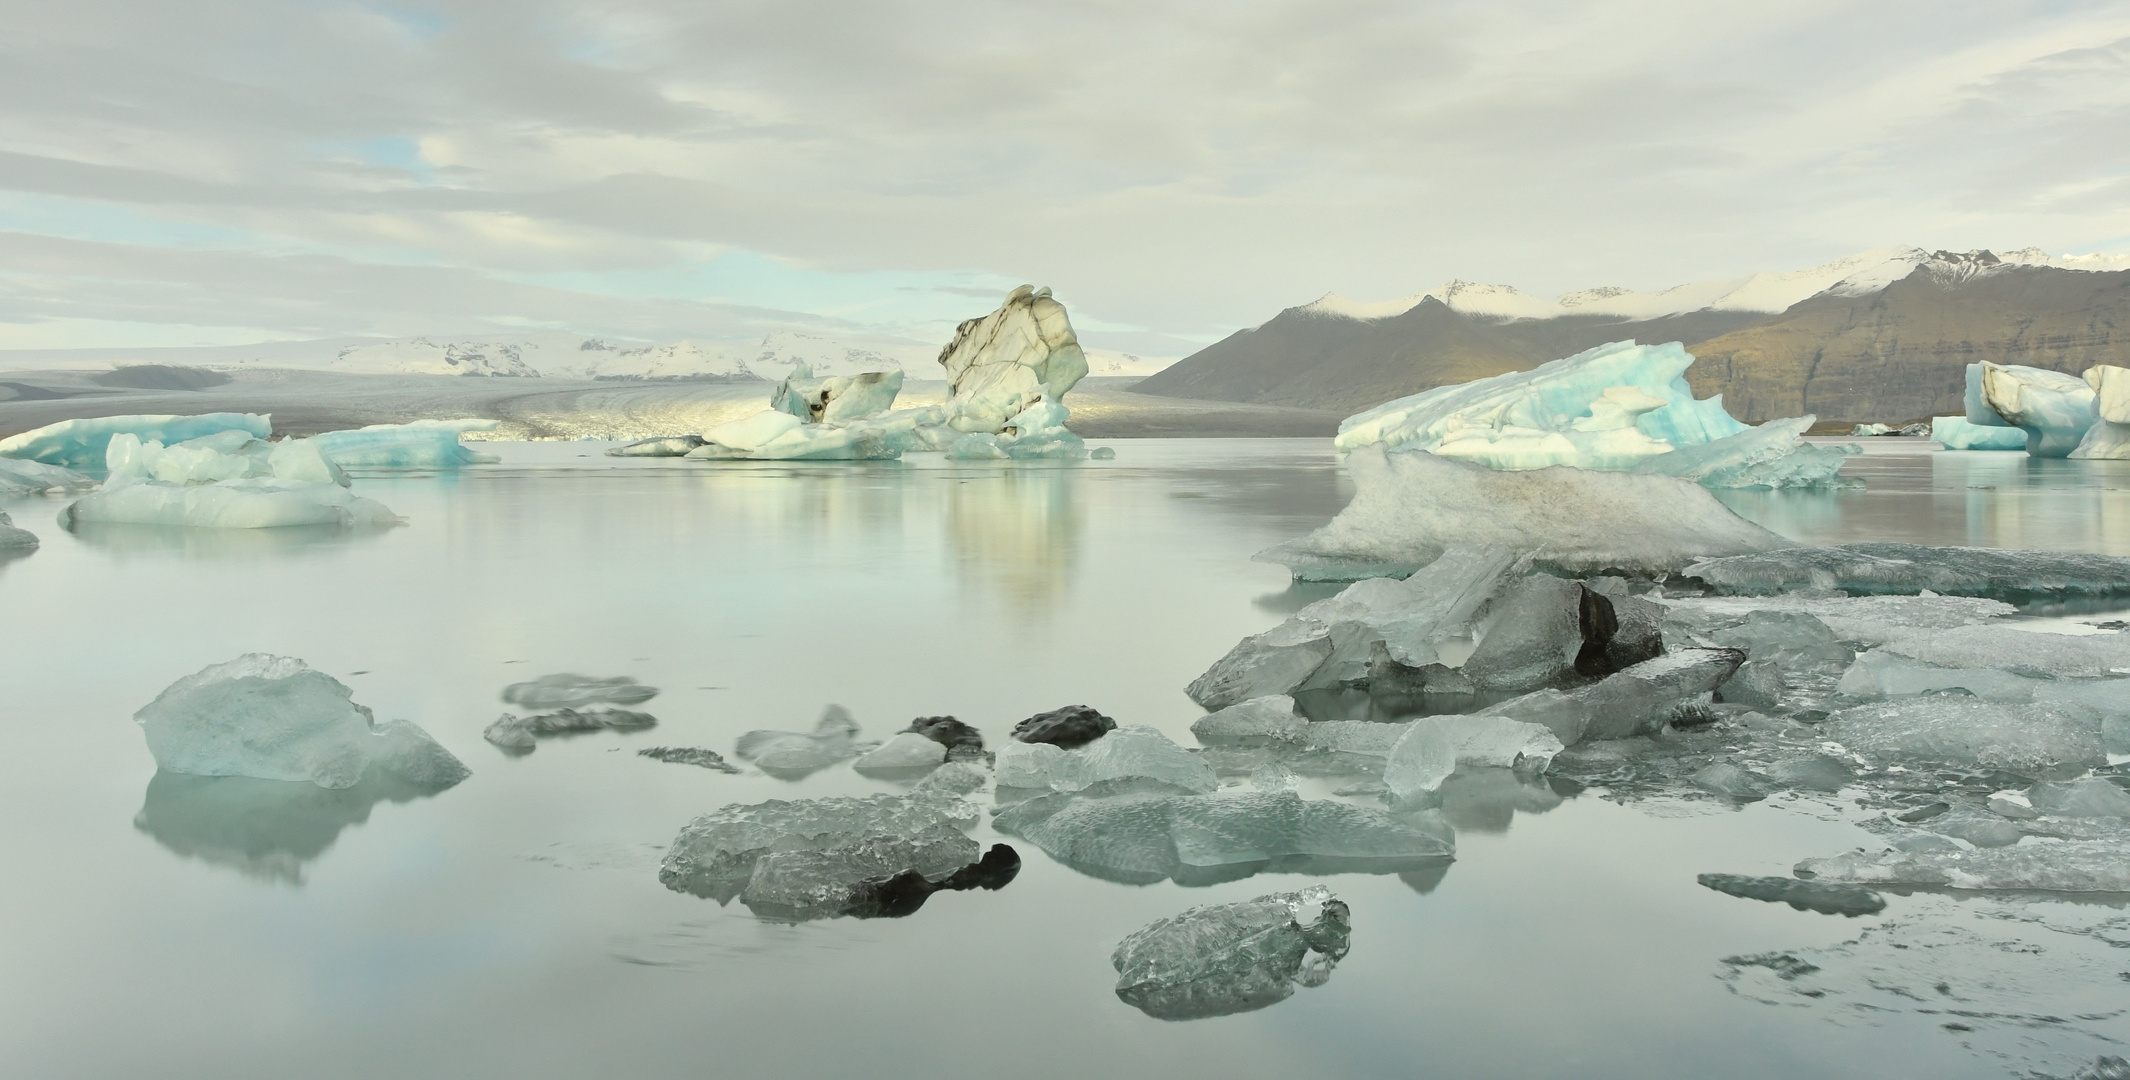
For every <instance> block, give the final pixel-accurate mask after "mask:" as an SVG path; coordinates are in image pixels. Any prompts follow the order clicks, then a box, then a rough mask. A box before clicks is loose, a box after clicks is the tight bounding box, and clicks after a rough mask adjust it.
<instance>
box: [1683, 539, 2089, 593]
mask: <svg viewBox="0 0 2130 1080" xmlns="http://www.w3.org/2000/svg"><path fill="white" fill-rule="evenodd" d="M1683 573H1684V574H1685V575H1686V576H1688V577H1692V578H1695V579H1698V580H1700V581H1702V582H1704V583H1706V584H1708V585H1709V586H1711V587H1712V588H1715V589H1716V590H1718V591H1720V592H1725V593H1737V594H1744V595H1769V594H1775V593H1784V592H1792V591H1800V590H1812V589H1817V590H1836V589H1838V590H1841V591H1843V592H1847V593H1852V594H1862V593H1878V594H1900V595H1909V596H1914V595H1916V594H1919V593H1923V592H1933V593H1940V594H1947V595H1952V596H1976V597H1990V598H1994V599H1999V600H2010V601H2013V602H2026V601H2031V600H2043V599H2046V600H2074V599H2081V598H2103V597H2110V596H2130V558H2123V557H2121V556H2115V555H2090V554H2085V553H2082V552H2066V551H2012V550H2005V549H1999V548H1967V547H1924V546H1921V545H1918V544H1900V543H1884V542H1881V543H1869V544H1845V545H1842V546H1839V547H1818V548H1808V547H1789V548H1785V549H1782V550H1775V551H1766V552H1761V553H1757V554H1739V555H1731V556H1722V557H1716V558H1710V559H1705V560H1702V561H1699V562H1696V563H1694V564H1692V565H1690V566H1687V567H1686V568H1685V570H1684V571H1683Z"/></svg>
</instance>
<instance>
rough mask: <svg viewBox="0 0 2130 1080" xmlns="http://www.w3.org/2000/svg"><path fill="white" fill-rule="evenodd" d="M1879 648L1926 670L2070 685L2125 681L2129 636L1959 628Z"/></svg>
mask: <svg viewBox="0 0 2130 1080" xmlns="http://www.w3.org/2000/svg"><path fill="white" fill-rule="evenodd" d="M1883 648H1884V649H1885V650H1886V651H1888V652H1892V653H1897V654H1899V655H1902V656H1906V657H1909V658H1911V659H1915V660H1921V661H1923V662H1924V663H1926V664H1936V665H1938V666H1940V667H1954V668H1980V667H1992V668H2005V669H2010V670H2016V671H2020V672H2024V673H2029V674H2041V675H2055V676H2059V677H2064V678H2074V679H2100V678H2106V677H2108V676H2110V675H2130V634H2126V633H2122V632H2119V631H2118V632H2115V633H2104V634H2045V633H2039V632H2035V631H2029V630H2021V629H2019V628H2017V627H2015V626H2005V625H1994V626H1962V627H1958V628H1956V629H1952V630H1941V631H1938V632H1936V633H1930V634H1915V635H1912V636H1909V637H1904V638H1901V639H1899V640H1897V641H1893V642H1889V643H1888V644H1886V645H1885V646H1883Z"/></svg>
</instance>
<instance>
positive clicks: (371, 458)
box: [310, 420, 502, 469]
mask: <svg viewBox="0 0 2130 1080" xmlns="http://www.w3.org/2000/svg"><path fill="white" fill-rule="evenodd" d="M495 427H496V422H495V421H493V420H424V421H417V422H415V423H411V424H372V425H370V426H369V427H365V428H357V429H355V430H353V431H328V432H324V433H322V434H318V435H313V436H311V438H310V441H311V442H312V443H313V444H314V445H316V446H317V447H318V451H319V452H320V453H322V454H324V455H325V456H326V457H327V458H329V459H331V460H332V462H333V463H334V464H335V465H338V466H340V467H341V468H343V469H456V468H459V467H461V466H464V465H484V464H492V463H494V462H497V461H500V460H502V459H501V458H498V457H497V456H496V455H494V454H488V453H482V452H480V451H478V450H472V449H468V448H467V447H466V446H465V445H464V444H463V443H461V442H459V435H460V433H461V432H465V431H482V430H492V429H494V428H495Z"/></svg>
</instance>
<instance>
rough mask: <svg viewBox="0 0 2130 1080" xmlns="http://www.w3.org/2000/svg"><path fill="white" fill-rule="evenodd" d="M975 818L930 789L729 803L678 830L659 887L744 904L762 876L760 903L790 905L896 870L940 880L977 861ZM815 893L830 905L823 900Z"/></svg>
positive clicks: (968, 807) (965, 806)
mask: <svg viewBox="0 0 2130 1080" xmlns="http://www.w3.org/2000/svg"><path fill="white" fill-rule="evenodd" d="M979 816H980V815H979V813H978V811H977V808H976V806H975V804H973V803H971V802H969V801H968V800H966V799H964V798H962V797H960V796H959V795H954V794H950V793H946V792H941V791H936V790H928V791H917V792H911V793H909V794H906V795H873V796H869V797H866V798H826V799H801V800H789V801H787V800H782V799H771V800H769V801H767V802H761V803H751V804H740V803H735V804H732V805H730V806H725V807H721V808H719V809H717V810H714V811H711V812H710V813H708V814H704V815H702V816H700V817H698V818H696V819H695V820H694V821H692V822H690V823H689V824H688V825H687V826H686V827H685V828H683V829H682V830H681V831H680V834H679V835H678V836H676V837H675V838H674V840H673V843H672V845H671V846H670V847H669V848H668V849H667V852H666V857H665V861H664V863H663V864H662V866H661V867H660V870H659V880H660V881H662V882H664V883H665V885H666V887H667V888H670V889H673V890H675V891H678V892H687V893H692V894H694V895H697V896H704V897H709V898H712V899H715V900H717V901H718V902H720V903H724V902H728V901H730V900H732V899H733V898H734V897H742V898H749V899H751V898H750V897H749V893H750V890H752V889H753V888H754V882H755V881H756V879H757V878H758V877H760V879H761V881H762V886H761V887H762V890H763V891H762V893H761V894H760V898H761V899H762V902H763V903H764V904H766V905H770V906H791V902H792V901H793V900H794V899H803V898H804V895H805V894H806V892H807V890H808V889H809V888H816V887H818V888H821V889H824V890H833V889H835V888H839V887H840V888H843V889H845V890H846V891H847V890H849V889H850V888H853V887H855V886H856V885H858V884H862V883H863V882H865V881H870V880H877V879H880V878H883V877H891V876H893V875H895V874H900V873H904V872H915V873H918V874H920V875H922V876H924V877H927V878H941V877H945V876H946V875H948V874H951V873H953V872H954V871H956V870H958V869H960V868H962V867H964V866H967V865H968V864H970V863H972V862H975V861H976V859H977V857H978V855H979V853H980V849H979V848H978V846H977V843H976V841H974V840H971V839H969V837H968V836H966V835H965V833H966V832H967V831H968V830H969V829H970V828H972V827H973V826H975V824H976V823H977V820H978V819H979ZM772 856H775V857H776V858H771V857H772ZM765 863H766V864H767V870H766V872H765V871H764V864H765ZM816 895H819V896H821V897H822V898H823V899H822V901H821V905H822V906H833V899H834V898H833V897H831V896H828V895H827V893H826V892H824V893H819V894H816ZM812 903H813V902H812V901H807V902H806V903H805V904H801V905H796V906H808V905H811V904H812Z"/></svg>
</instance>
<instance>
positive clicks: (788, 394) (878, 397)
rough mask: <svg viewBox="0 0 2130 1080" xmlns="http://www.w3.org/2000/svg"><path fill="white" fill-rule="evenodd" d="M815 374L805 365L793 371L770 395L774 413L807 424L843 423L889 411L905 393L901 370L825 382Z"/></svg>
mask: <svg viewBox="0 0 2130 1080" xmlns="http://www.w3.org/2000/svg"><path fill="white" fill-rule="evenodd" d="M813 374H814V373H813V368H811V367H809V366H807V365H805V364H800V365H798V366H797V367H795V368H793V369H792V372H791V374H790V375H789V376H786V377H785V379H784V381H783V382H780V383H778V384H777V388H776V390H775V392H774V393H772V394H771V395H770V398H769V408H770V409H771V411H774V412H781V413H789V414H790V415H792V416H795V417H797V418H798V419H799V420H801V421H802V422H804V423H808V424H841V423H847V422H849V421H852V420H863V419H865V418H866V417H868V416H877V415H879V414H880V413H884V412H886V411H888V409H890V408H892V407H893V406H894V404H895V396H896V395H897V394H900V393H901V392H902V372H901V370H900V369H897V370H894V371H864V372H859V373H858V374H856V375H832V376H829V377H828V378H824V379H816V378H814V377H813Z"/></svg>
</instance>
